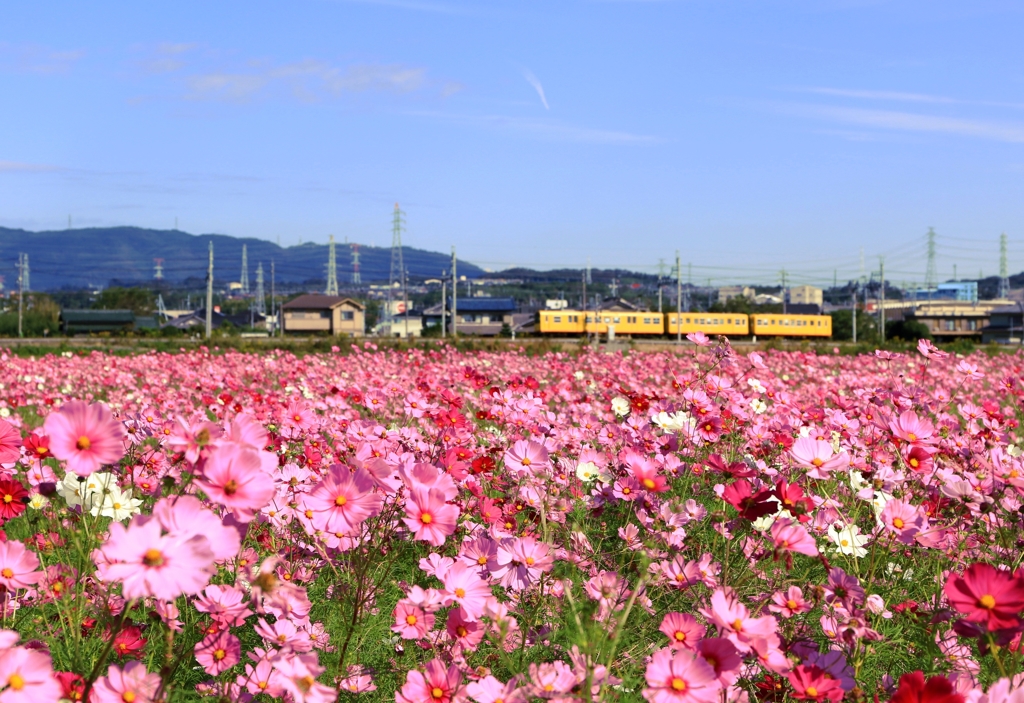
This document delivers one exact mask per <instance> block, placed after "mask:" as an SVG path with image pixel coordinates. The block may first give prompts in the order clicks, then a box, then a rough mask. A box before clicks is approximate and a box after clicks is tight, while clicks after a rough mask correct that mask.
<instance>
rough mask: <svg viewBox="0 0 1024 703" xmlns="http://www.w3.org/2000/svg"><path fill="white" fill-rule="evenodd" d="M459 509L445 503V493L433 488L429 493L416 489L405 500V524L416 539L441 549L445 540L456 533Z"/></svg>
mask: <svg viewBox="0 0 1024 703" xmlns="http://www.w3.org/2000/svg"><path fill="white" fill-rule="evenodd" d="M458 518H459V509H458V508H457V507H455V506H454V505H448V504H447V503H445V501H444V493H443V492H442V491H441V490H439V489H437V488H431V489H430V490H429V491H424V490H422V489H417V488H414V489H412V490H411V491H410V492H409V497H408V498H406V500H405V518H404V520H405V524H406V526H407V527H408V528H409V529H410V530H412V531H413V532H414V533H415V534H414V538H415V539H417V540H421V541H423V542H426V543H427V544H432V545H433V546H435V547H440V546H441V545H442V544H444V541H445V538H446V537H448V535H450V534H452V533H453V532H455V524H456V521H457V520H458Z"/></svg>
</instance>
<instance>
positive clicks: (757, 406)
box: [750, 398, 768, 415]
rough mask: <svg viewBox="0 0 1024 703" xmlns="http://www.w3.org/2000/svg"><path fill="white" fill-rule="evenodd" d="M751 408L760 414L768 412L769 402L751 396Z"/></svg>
mask: <svg viewBox="0 0 1024 703" xmlns="http://www.w3.org/2000/svg"><path fill="white" fill-rule="evenodd" d="M750 408H751V410H753V411H754V412H755V413H757V414H758V415H764V414H765V413H766V412H768V403H766V402H764V401H763V400H761V399H760V398H751V400H750Z"/></svg>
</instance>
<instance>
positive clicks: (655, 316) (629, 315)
mask: <svg viewBox="0 0 1024 703" xmlns="http://www.w3.org/2000/svg"><path fill="white" fill-rule="evenodd" d="M609 327H613V328H615V334H616V335H619V336H622V335H629V336H632V337H636V336H640V337H644V336H657V335H661V334H664V330H665V316H664V315H663V314H661V313H660V312H644V311H641V310H629V311H622V310H599V311H597V312H588V313H587V322H586V331H587V333H588V334H596V335H606V334H608V328H609Z"/></svg>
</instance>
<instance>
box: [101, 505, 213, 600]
mask: <svg viewBox="0 0 1024 703" xmlns="http://www.w3.org/2000/svg"><path fill="white" fill-rule="evenodd" d="M96 561H97V564H98V572H97V577H98V578H99V579H100V580H101V581H106V582H108V583H110V582H116V581H120V582H122V589H123V590H122V593H123V595H124V597H125V598H129V599H131V598H145V597H148V596H154V597H156V598H159V599H160V600H168V601H170V600H174V599H175V598H177V597H178V596H180V595H182V594H185V595H194V594H196V593H199V592H200V591H201V590H202V589H203V587H204V586H206V584H207V583H209V582H210V576H211V575H213V574H214V573H215V572H216V569H215V567H214V555H213V551H212V549H211V548H210V540H208V539H207V538H206V536H204V535H189V534H185V535H176V534H169V535H161V534H160V523H159V522H158V521H157V520H155V519H152V518H150V519H146V520H145V521H143V520H142V519H140V518H138V517H136V518H135V519H134V520H133V521H132V524H131V525H129V526H128V527H127V528H125V526H124V525H122V524H121V523H119V522H114V523H111V525H110V537H109V538H108V539H107V541H106V543H104V545H103V547H102V548H101V549H99V550H98V555H97V559H96Z"/></svg>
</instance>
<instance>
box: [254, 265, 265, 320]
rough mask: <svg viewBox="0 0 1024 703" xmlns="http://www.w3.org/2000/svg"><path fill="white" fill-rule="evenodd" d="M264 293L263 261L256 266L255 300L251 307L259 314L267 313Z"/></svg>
mask: <svg viewBox="0 0 1024 703" xmlns="http://www.w3.org/2000/svg"><path fill="white" fill-rule="evenodd" d="M265 297H266V293H264V292H263V262H262V261H261V262H260V263H259V264H258V265H257V266H256V300H255V301H254V302H255V305H254V306H253V309H254V310H255V311H256V312H257V314H260V315H264V316H265V315H266V314H267V303H266V301H265V300H264V298H265Z"/></svg>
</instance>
